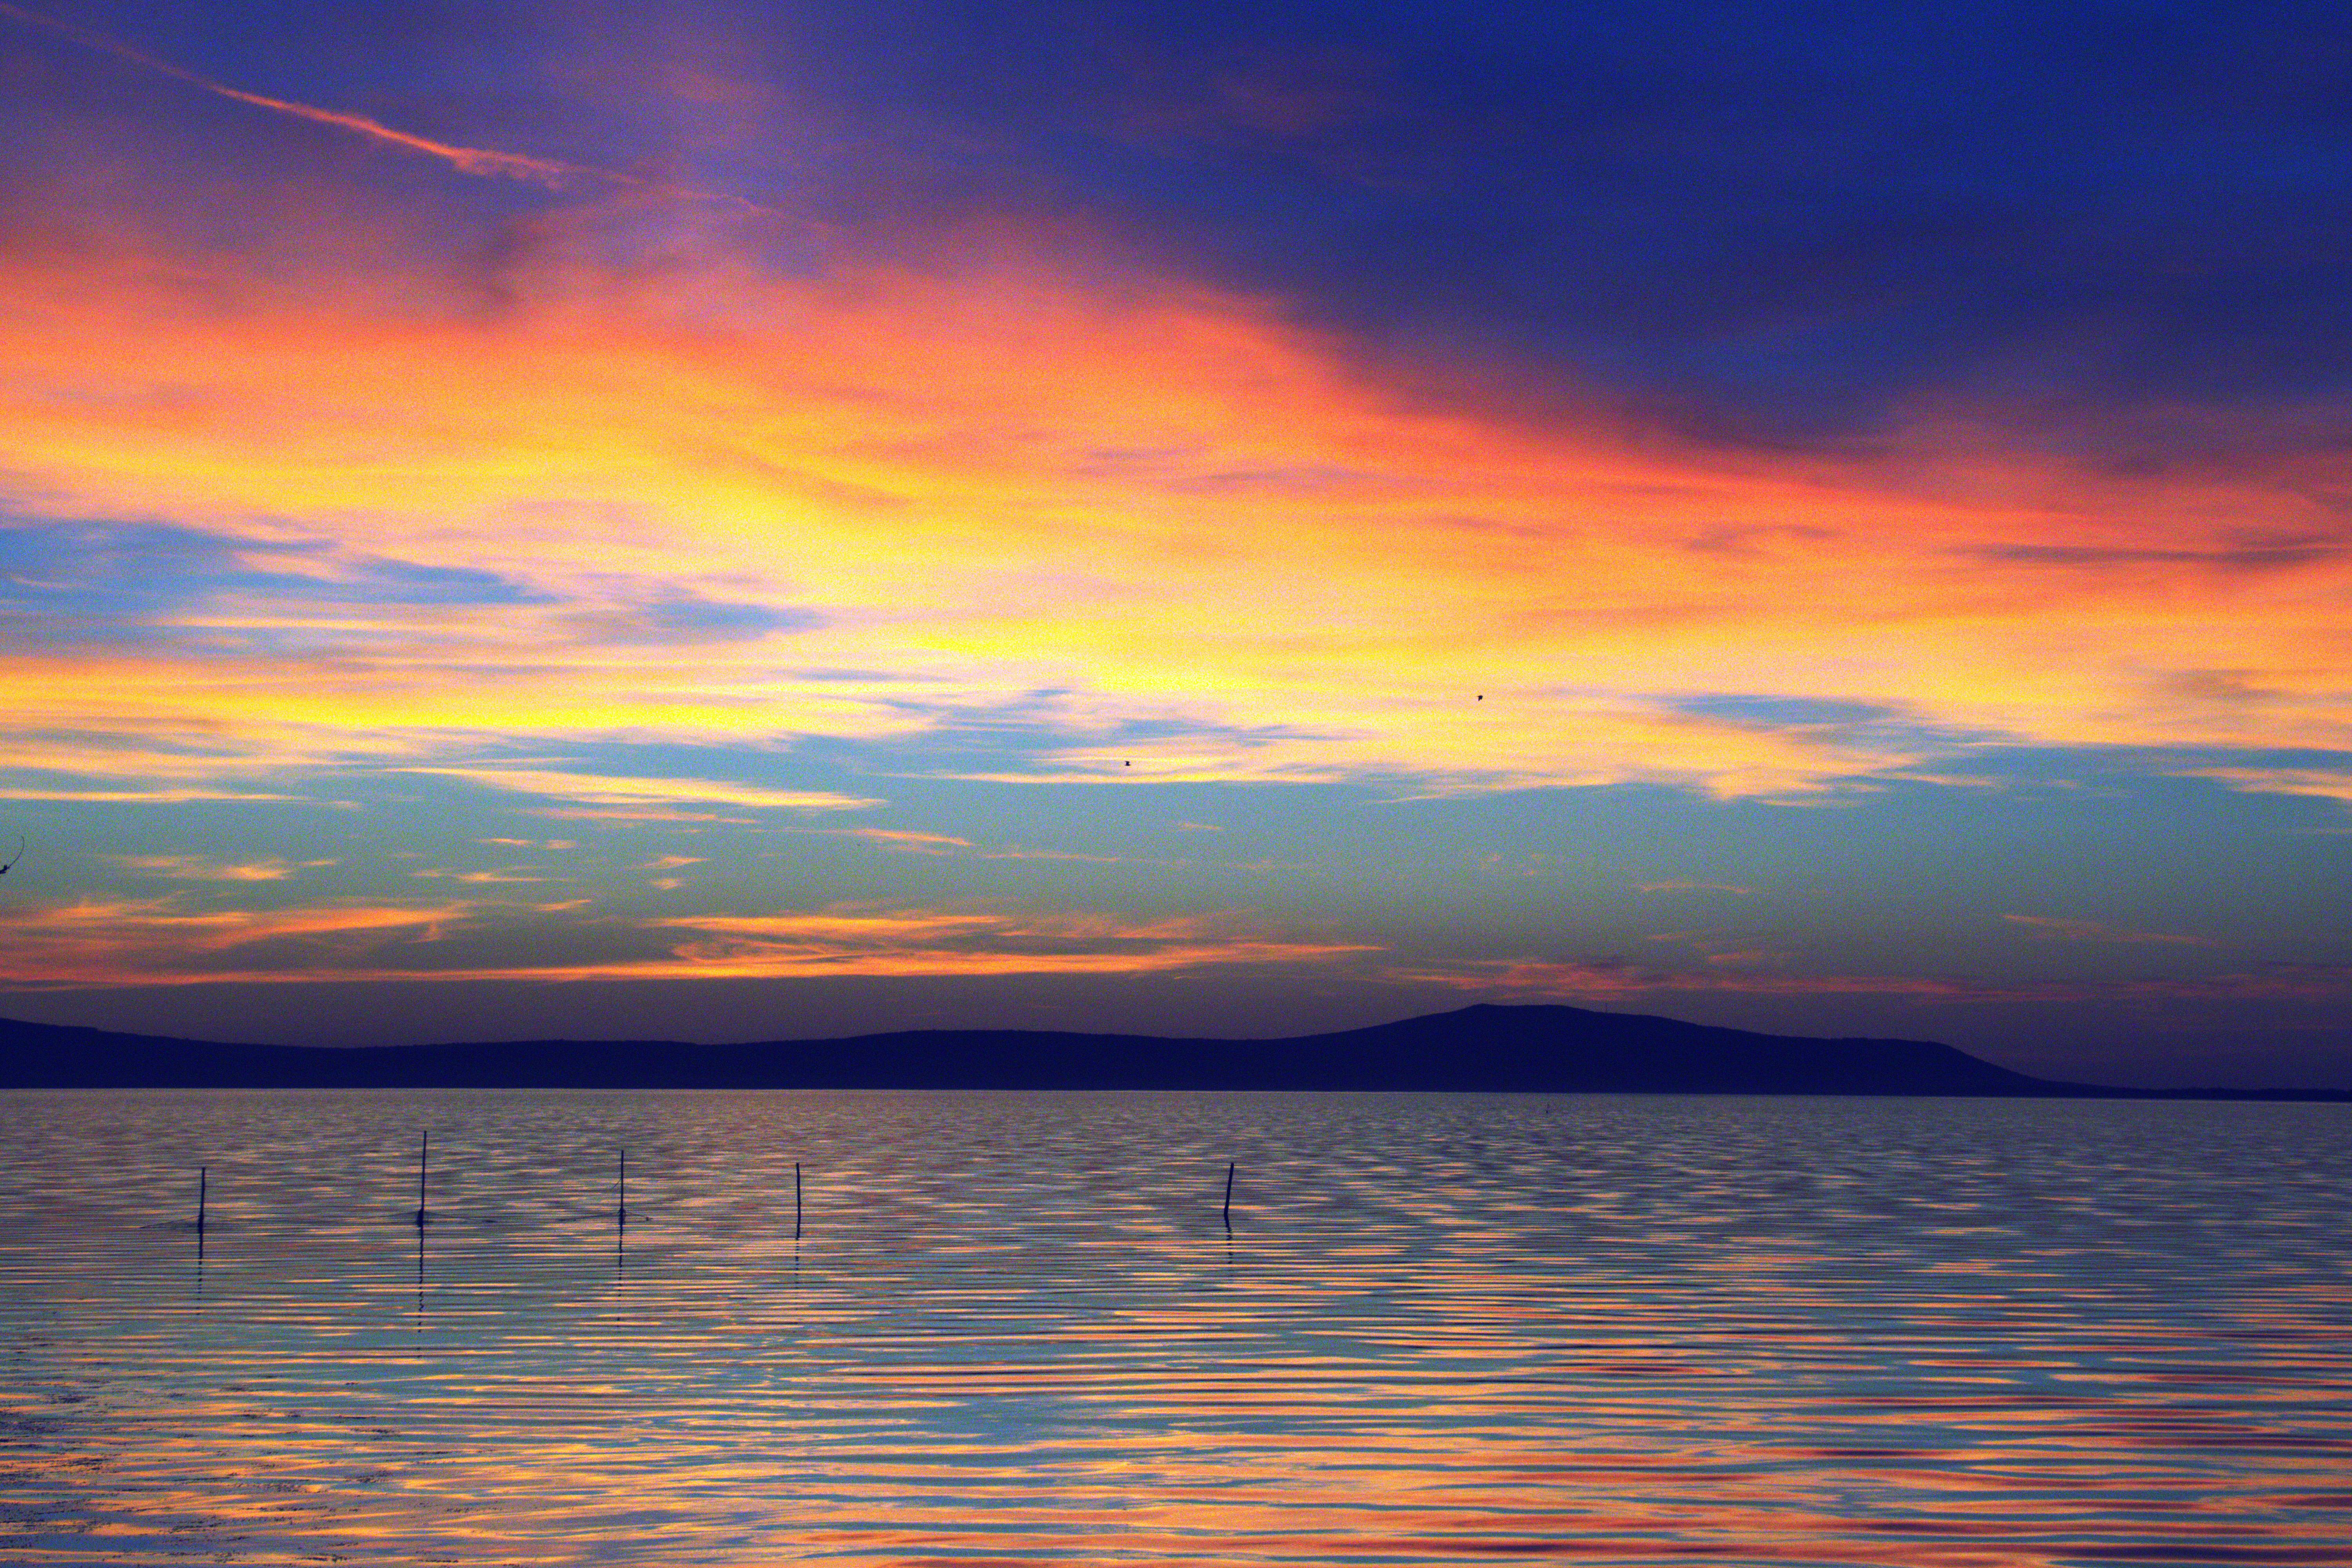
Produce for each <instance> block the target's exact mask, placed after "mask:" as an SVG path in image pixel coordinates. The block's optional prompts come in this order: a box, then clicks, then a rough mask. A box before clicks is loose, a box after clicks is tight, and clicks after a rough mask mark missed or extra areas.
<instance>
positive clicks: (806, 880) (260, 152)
mask: <svg viewBox="0 0 2352 1568" xmlns="http://www.w3.org/2000/svg"><path fill="white" fill-rule="evenodd" d="M2341 35H2342V29H2341V26H2340V16H2331V15H2330V14H2329V13H2327V12H2325V11H2322V10H2321V9H2320V8H2318V7H2297V6H2222V5H2201V6H2189V5H2055V6H2053V5H2036V6H2032V7H2026V6H1998V5H1992V6H1988V5H1968V6H1959V5H1949V6H1945V5H1923V6H1911V7H1902V8H1898V9H1897V10H1895V11H1893V12H1889V11H1887V10H1886V9H1885V8H1879V7H1864V6H1859V5H1793V6H1792V5H1774V6H1769V7H1767V6H1760V5H1759V6H1744V5H1712V6H1695V7H1686V8H1684V9H1681V10H1679V11H1673V12H1662V11H1660V10H1659V9H1657V8H1655V7H1647V6H1638V7H1637V6H1631V5H1627V6H1615V5H1592V6H1580V7H1576V8H1573V9H1572V10H1565V11H1564V10H1562V9H1560V8H1558V7H1540V8H1534V7H1531V8H1526V9H1523V10H1514V9H1510V8H1496V7H1450V6H1428V5H1415V6H1411V7H1402V6H1400V7H1380V6H1373V7H1365V6H1360V5H1351V6H1348V7H1338V6H1328V7H1326V6H1314V5H1270V6H1269V5H1255V6H1252V7H1249V8H1247V9H1244V8H1240V7H1231V8H1225V7H1216V6H1202V5H1181V6H1177V5H1110V6H1104V5H1087V6H1056V5H1002V4H991V5H941V4H923V5H913V4H906V5H861V6H857V7H854V8H852V7H843V8H838V9H836V10H833V11H822V10H819V11H811V10H805V9H803V10H795V11H789V12H788V11H785V10H782V9H779V8H772V7H763V6H752V5H736V6H704V5H692V6H687V7H679V8H672V9H669V10H666V11H665V13H664V14H663V16H662V17H661V18H660V19H659V20H658V22H656V23H648V22H647V21H646V18H645V17H644V16H642V15H641V14H639V13H637V12H635V11H627V12H624V11H621V10H619V9H616V8H612V7H607V6H603V5H595V4H588V5H563V6H555V5H543V6H542V5H520V4H515V3H512V0H481V3H478V4H469V5H433V6H414V5H401V6H389V5H305V6H301V7H284V6H271V5H234V4H233V5H205V6H196V5H135V4H134V5H78V6H53V7H49V8H46V9H40V10H34V9H27V8H24V7H19V6H16V5H0V71H5V73H6V75H7V78H8V80H9V82H10V90H9V91H8V92H7V93H6V94H5V107H0V146H5V147H6V148H7V149H9V151H7V152H6V153H0V176H5V204H0V268H5V273H6V276H7V280H8V290H9V295H10V297H11V299H12V300H15V301H16V303H17V306H18V308H17V309H16V310H12V312H11V313H10V319H9V321H7V322H6V323H5V325H0V357H5V372H6V374H5V380H6V384H8V385H9V386H10V387H11V388H12V389H13V390H12V392H11V394H10V397H9V400H8V402H7V403H6V405H5V416H0V442H5V451H0V671H5V679H6V680H7V682H8V683H9V689H10V697H11V700H12V701H13V702H14V704H15V707H16V711H17V713H18V714H19V715H20V717H19V721H18V722H17V723H16V725H15V726H12V730H13V738H11V739H10V740H9V741H8V742H6V744H5V747H0V829H5V837H6V839H7V840H8V841H9V842H13V841H14V839H15V837H16V834H17V833H19V832H21V833H22V834H23V835H24V837H25V840H26V857H25V859H24V862H23V863H22V865H20V866H19V867H18V868H16V870H15V871H13V872H11V873H10V875H9V877H8V879H7V880H6V882H5V887H0V891H5V900H0V918H5V920H6V921H7V922H8V923H9V924H10V926H11V927H12V928H13V936H12V940H11V942H10V944H9V945H10V947H11V949H12V951H13V956H11V957H9V958H8V959H7V960H5V963H0V984H5V986H6V987H7V988H8V994H7V995H6V996H5V998H0V1009H5V1010H6V1011H8V1012H10V1013H12V1014H14V1015H16V1016H27V1017H42V1018H49V1019H55V1020H58V1021H69V1022H87V1023H95V1024H104V1025H110V1026H121V1027H139V1028H145V1029H152V1030H156V1031H163V1032H181V1033H188V1034H202V1035H212V1036H221V1037H247V1038H270V1039H320V1040H330V1039H331V1040H335V1041H340V1042H355V1041H362V1040H385V1039H405V1038H419V1037H421V1038H462V1037H512V1036H518V1035H544V1034H555V1033H571V1034H631V1035H670V1036H680V1037H696V1038H730V1037H735V1038H740V1037H781V1036H790V1035H801V1034H830V1033H841V1032H845V1031H850V1030H858V1029H866V1028H887V1027H895V1026H903V1025H911V1024H917V1023H920V1024H927V1025H938V1024H972V1025H986V1026H1003V1025H1013V1026H1033V1025H1034V1026H1070V1027H1083V1028H1088V1029H1128V1030H1139V1031H1151V1032H1184V1031H1188V1030H1196V1029H1197V1030H1201V1031H1204V1032H1212V1033H1218V1034H1248V1035H1276V1034H1283V1033H1293V1032H1300V1031H1305V1030H1308V1029H1314V1028H1321V1027H1336V1026H1345V1025H1352V1024H1358V1023H1368V1022H1373V1021H1377V1020H1379V1019H1381V1018H1385V1017H1390V1016H1400V1015H1402V1014H1406V1013H1412V1012H1420V1011H1431V1010H1435V1009H1437V1008H1440V1007H1444V1006H1452V1005H1461V1004H1463V1003H1466V1002H1470V1001H1481V1000H1484V1001H1565V1002H1572V1003H1578V1004H1581V1005H1596V1006H1602V1007H1612V1008H1622V1009H1626V1010H1633V1011H1655V1012H1664V1013H1670V1014H1674V1015H1675V1016H1685V1017H1693V1018H1702V1019H1705V1020H1707V1021H1710V1022H1721V1023H1729V1024H1738V1025H1744V1026H1756V1027H1764V1028H1773V1029H1785V1030H1790V1031H1799V1032H1812V1033H1874V1034H1888V1035H1903V1036H1914V1037H1933V1038H1939V1039H1945V1040H1948V1041H1951V1042H1953V1043H1955V1044H1958V1045H1961V1046H1963V1047H1968V1048H1970V1049H1974V1050H1979V1051H1981V1052H1983V1053H1985V1054H1987V1055H1990V1056H1992V1057H1995V1058H1997V1059H2000V1060H2002V1061H2004V1062H2007V1063H2009V1064H2011V1065H2015V1066H2020V1067H2024V1068H2029V1069H2031V1070H2036V1071H2043V1072H2052V1073H2057V1074H2061V1075H2066V1074H2077V1075H2081V1076H2089V1077H2100V1078H2107V1079H2116V1080H2130V1081H2151V1082H2155V1081H2161V1082H2216V1083H2257V1082H2296V1083H2335V1084H2352V1036H2347V1023H2352V1016H2347V1015H2352V1008H2347V1000H2352V951H2347V942H2346V940H2345V938H2344V935H2343V934H2342V933H2343V931H2344V929H2345V921H2343V920H2342V918H2341V916H2340V914H2339V913H2338V911H2337V903H2338V899H2337V896H2336V890H2337V889H2340V888H2341V887H2343V886H2344V885H2345V881H2346V878H2345V873H2346V871H2347V863H2346V862H2347V842H2352V841H2347V837H2346V830H2347V826H2352V823H2347V817H2346V815H2345V813H2346V806H2347V802H2352V722H2347V721H2352V672H2347V661H2346V649H2347V646H2352V643H2347V633H2352V625H2347V604H2352V565H2347V559H2352V557H2348V556H2347V550H2352V530H2347V521H2346V516H2345V509H2344V497H2345V495H2346V494H2347V463H2346V433H2347V418H2346V416H2347V402H2346V381H2347V370H2346V366H2347V365H2348V364H2352V355H2348V354H2347V349H2352V343H2347V342H2346V341H2345V334H2346V331H2347V325H2346V323H2347V321H2352V315H2347V311H2346V310H2345V309H2344V305H2345V298H2344V292H2345V286H2344V283H2343V281H2342V280H2343V279H2344V278H2345V277H2347V276H2352V269H2347V263H2352V257H2347V254H2346V251H2347V244H2352V242H2347V239H2346V237H2345V234H2344V231H2343V228H2342V226H2341V224H2340V222H2338V221H2336V214H2337V213H2339V212H2340V209H2341V205H2342V202H2343V198H2344V195H2345V187H2346V184H2347V179H2352V115H2347V111H2346V109H2345V105H2346V103H2347V101H2352V96H2347V92H2346V88H2347V82H2346V75H2347V69H2352V61H2347V44H2346V42H2345V40H2344V38H2343V37H2342V36H2341Z"/></svg>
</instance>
